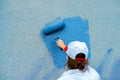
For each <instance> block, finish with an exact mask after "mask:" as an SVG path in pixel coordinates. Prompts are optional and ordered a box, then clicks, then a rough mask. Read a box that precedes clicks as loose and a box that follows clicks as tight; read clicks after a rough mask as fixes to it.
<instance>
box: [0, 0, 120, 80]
mask: <svg viewBox="0 0 120 80" xmlns="http://www.w3.org/2000/svg"><path fill="white" fill-rule="evenodd" d="M119 4H120V1H119V0H100V1H99V0H0V80H54V79H57V78H58V77H59V76H60V75H61V73H62V72H63V71H64V69H58V68H56V67H55V65H54V63H53V61H52V57H51V56H50V54H49V52H48V51H47V49H46V47H45V45H44V43H43V41H42V39H41V36H40V30H41V29H42V27H43V25H44V24H45V23H46V22H48V21H50V20H53V19H54V18H56V17H58V16H61V17H62V18H66V17H71V16H81V17H82V18H85V19H88V21H89V28H90V30H89V33H90V44H91V45H90V46H91V54H92V55H91V60H90V65H91V66H92V67H94V68H96V69H97V70H98V71H99V70H100V69H101V70H102V71H100V74H102V77H103V78H104V80H119V79H120V78H119V77H118V76H120V74H117V73H120V72H119V71H120V69H119V67H120V63H119V61H120V59H119V57H120V54H119V52H120V51H119V50H120V46H119V44H120V35H119V30H120V5H119ZM115 72H116V73H115ZM51 74H52V75H51Z"/></svg>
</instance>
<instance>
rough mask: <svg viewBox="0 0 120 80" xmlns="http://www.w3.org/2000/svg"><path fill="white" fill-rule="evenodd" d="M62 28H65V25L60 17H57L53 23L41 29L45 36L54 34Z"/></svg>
mask: <svg viewBox="0 0 120 80" xmlns="http://www.w3.org/2000/svg"><path fill="white" fill-rule="evenodd" d="M64 27H65V24H64V22H63V20H62V19H61V18H60V17H57V18H56V19H54V20H53V21H51V22H49V23H47V24H45V27H44V28H43V33H44V34H45V35H49V34H52V33H54V32H57V31H60V30H62V29H63V28H64Z"/></svg>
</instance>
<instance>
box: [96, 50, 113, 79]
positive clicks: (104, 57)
mask: <svg viewBox="0 0 120 80" xmlns="http://www.w3.org/2000/svg"><path fill="white" fill-rule="evenodd" d="M112 51H113V48H109V49H108V50H107V52H106V53H105V54H104V56H103V58H102V60H101V63H100V64H99V66H98V67H97V69H96V70H97V72H98V73H99V74H100V76H101V77H102V80H107V78H106V77H105V76H104V75H103V72H104V71H103V68H104V66H105V64H106V61H109V56H110V54H111V53H112Z"/></svg>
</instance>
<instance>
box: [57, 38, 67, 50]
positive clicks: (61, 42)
mask: <svg viewBox="0 0 120 80" xmlns="http://www.w3.org/2000/svg"><path fill="white" fill-rule="evenodd" d="M56 44H57V46H58V47H60V48H61V49H64V48H65V47H66V45H65V44H64V42H63V40H61V39H58V40H57V41H56Z"/></svg>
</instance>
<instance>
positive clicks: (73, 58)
mask: <svg viewBox="0 0 120 80" xmlns="http://www.w3.org/2000/svg"><path fill="white" fill-rule="evenodd" d="M66 53H67V55H68V62H67V66H68V69H79V70H82V71H84V70H85V68H86V66H87V65H88V48H87V45H86V43H84V42H79V41H72V42H71V43H69V44H68V48H67V50H66Z"/></svg>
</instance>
